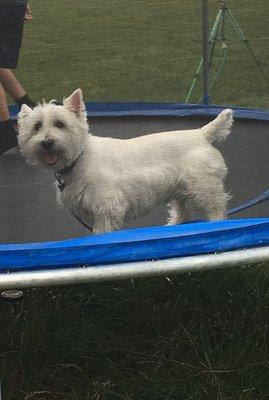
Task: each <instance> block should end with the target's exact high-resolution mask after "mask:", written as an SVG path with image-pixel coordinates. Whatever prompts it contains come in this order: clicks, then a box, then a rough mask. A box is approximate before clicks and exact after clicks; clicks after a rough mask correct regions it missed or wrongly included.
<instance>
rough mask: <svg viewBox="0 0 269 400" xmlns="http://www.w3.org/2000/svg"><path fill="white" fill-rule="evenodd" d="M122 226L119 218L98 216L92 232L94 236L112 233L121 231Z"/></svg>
mask: <svg viewBox="0 0 269 400" xmlns="http://www.w3.org/2000/svg"><path fill="white" fill-rule="evenodd" d="M120 227H121V224H120V223H119V221H117V218H115V217H114V216H112V215H110V214H98V215H95V217H94V223H93V226H92V232H93V233H94V234H98V233H104V232H111V231H115V230H118V229H120Z"/></svg>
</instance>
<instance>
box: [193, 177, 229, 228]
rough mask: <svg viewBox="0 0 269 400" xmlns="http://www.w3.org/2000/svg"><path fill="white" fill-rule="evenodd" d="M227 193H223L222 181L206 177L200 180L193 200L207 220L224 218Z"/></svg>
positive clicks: (225, 215)
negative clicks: (205, 179)
mask: <svg viewBox="0 0 269 400" xmlns="http://www.w3.org/2000/svg"><path fill="white" fill-rule="evenodd" d="M228 199H229V195H228V194H227V193H225V191H224V187H223V184H222V182H220V181H219V180H213V179H212V178H211V179H208V181H204V182H201V181H200V186H199V187H198V188H196V193H194V196H193V202H194V204H195V205H196V206H198V208H199V209H200V210H201V211H202V212H203V214H204V216H205V218H206V219H207V220H210V221H211V220H220V219H226V217H227V211H226V205H227V201H228Z"/></svg>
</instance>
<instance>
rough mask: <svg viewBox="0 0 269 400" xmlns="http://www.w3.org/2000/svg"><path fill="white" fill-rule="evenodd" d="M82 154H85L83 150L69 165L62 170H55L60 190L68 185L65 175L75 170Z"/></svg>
mask: <svg viewBox="0 0 269 400" xmlns="http://www.w3.org/2000/svg"><path fill="white" fill-rule="evenodd" d="M82 154H83V152H82V153H81V154H80V155H79V156H78V158H76V159H75V160H74V161H73V162H72V164H70V165H69V166H68V167H64V168H63V169H61V170H60V171H56V172H55V178H56V179H57V184H58V188H59V190H60V192H62V191H63V190H64V188H65V186H66V184H65V181H64V175H67V174H68V173H69V172H71V171H72V170H73V168H74V167H75V165H76V163H77V162H78V159H79V158H80V157H81V156H82Z"/></svg>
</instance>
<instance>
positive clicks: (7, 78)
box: [0, 68, 26, 101]
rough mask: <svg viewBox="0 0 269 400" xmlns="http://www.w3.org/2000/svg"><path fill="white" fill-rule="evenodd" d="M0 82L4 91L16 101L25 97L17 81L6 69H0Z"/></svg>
mask: <svg viewBox="0 0 269 400" xmlns="http://www.w3.org/2000/svg"><path fill="white" fill-rule="evenodd" d="M0 82H1V83H2V85H3V88H4V89H5V91H6V92H7V93H8V94H9V95H10V96H11V97H12V98H13V99H14V100H15V101H16V100H19V99H21V98H22V97H23V96H25V94H26V93H25V90H24V89H23V87H22V86H21V84H20V82H19V81H18V80H17V78H16V77H15V75H14V74H13V72H12V71H11V70H9V69H6V68H0Z"/></svg>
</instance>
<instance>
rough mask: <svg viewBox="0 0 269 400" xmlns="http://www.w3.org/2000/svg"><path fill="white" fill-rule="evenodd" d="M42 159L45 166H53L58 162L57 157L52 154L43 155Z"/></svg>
mask: <svg viewBox="0 0 269 400" xmlns="http://www.w3.org/2000/svg"><path fill="white" fill-rule="evenodd" d="M44 159H45V162H46V163H47V164H49V165H54V164H56V163H57V161H58V156H57V154H53V153H45V154H44Z"/></svg>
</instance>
